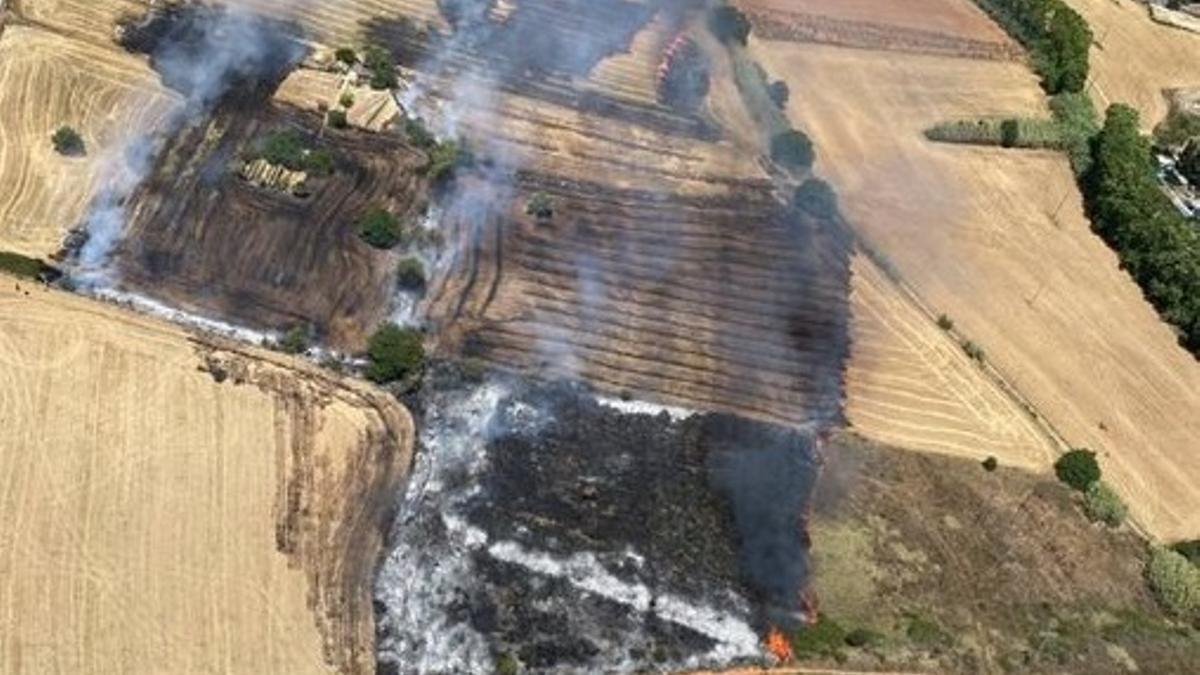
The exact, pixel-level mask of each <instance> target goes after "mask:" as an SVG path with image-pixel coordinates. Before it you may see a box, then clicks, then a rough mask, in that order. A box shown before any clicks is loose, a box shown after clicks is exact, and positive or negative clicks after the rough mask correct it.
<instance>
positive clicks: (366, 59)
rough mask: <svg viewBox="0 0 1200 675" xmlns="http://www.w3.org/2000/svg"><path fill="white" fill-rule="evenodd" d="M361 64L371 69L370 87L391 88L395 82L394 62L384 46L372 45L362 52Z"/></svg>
mask: <svg viewBox="0 0 1200 675" xmlns="http://www.w3.org/2000/svg"><path fill="white" fill-rule="evenodd" d="M363 65H364V66H366V68H367V70H369V71H371V80H370V85H371V88H372V89H393V88H395V86H396V84H397V79H396V62H395V61H394V60H393V59H392V53H391V52H390V51H388V50H387V49H386V48H384V47H379V46H376V45H372V46H370V47H367V48H366V50H365V51H364V53H363Z"/></svg>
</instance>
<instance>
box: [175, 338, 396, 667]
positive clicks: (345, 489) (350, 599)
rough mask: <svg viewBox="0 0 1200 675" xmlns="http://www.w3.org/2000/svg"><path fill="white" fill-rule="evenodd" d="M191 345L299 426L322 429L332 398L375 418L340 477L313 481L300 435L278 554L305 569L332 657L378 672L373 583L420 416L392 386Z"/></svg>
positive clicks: (281, 511)
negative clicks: (318, 418)
mask: <svg viewBox="0 0 1200 675" xmlns="http://www.w3.org/2000/svg"><path fill="white" fill-rule="evenodd" d="M189 341H190V342H192V344H193V347H194V349H195V353H196V356H197V359H198V361H199V363H198V365H197V369H198V370H201V371H203V372H206V373H208V374H209V375H210V376H212V377H213V379H214V380H215V381H217V382H218V383H220V384H221V385H222V386H242V385H249V386H254V387H257V388H259V389H260V390H262V391H263V392H265V393H267V394H269V395H270V396H272V397H274V398H275V399H276V400H277V401H278V402H279V405H281V406H282V410H284V411H286V413H287V415H288V416H289V417H291V418H292V420H293V422H297V424H296V426H297V427H298V428H300V429H304V428H305V427H306V425H307V427H308V429H309V430H311V431H312V432H314V433H315V432H318V431H319V428H318V427H315V426H313V424H315V420H314V419H313V417H314V413H315V412H317V411H318V410H319V409H320V408H323V407H324V406H326V405H328V404H329V403H330V402H331V401H332V400H333V399H338V400H341V401H343V402H345V403H347V404H349V405H353V406H355V407H358V408H360V409H362V410H364V411H370V414H371V415H372V416H373V417H374V421H373V423H372V426H371V428H369V429H367V430H365V431H364V432H363V433H362V434H360V437H359V439H358V442H357V444H356V446H355V448H354V449H353V450H351V452H353V457H352V460H351V461H349V462H348V463H347V465H346V467H345V469H344V471H343V474H342V476H341V481H340V482H338V483H337V484H325V485H320V484H317V483H315V482H314V480H313V479H314V477H313V475H312V468H313V460H314V459H316V458H317V457H316V455H315V448H314V447H312V445H311V443H305V442H304V441H305V440H310V439H302V438H299V437H297V438H296V439H294V440H293V443H292V445H291V446H290V448H287V449H285V450H284V451H285V452H290V453H292V456H291V457H290V458H287V459H286V461H285V464H284V465H283V466H286V467H288V468H287V470H286V471H284V472H282V473H281V474H280V476H279V480H280V481H281V482H280V484H278V485H277V486H275V488H276V513H275V518H276V538H277V541H276V546H277V550H278V552H279V553H280V554H282V555H284V556H286V557H287V559H288V564H289V566H290V567H293V568H299V569H301V570H303V571H304V574H305V578H306V581H307V583H308V605H309V609H310V610H311V611H312V613H313V620H314V623H315V625H316V627H317V630H318V633H319V634H320V635H321V638H322V651H323V658H324V659H325V661H326V662H327V663H329V664H330V665H333V666H336V667H338V668H339V669H340V670H342V671H344V672H349V673H364V674H365V673H370V672H373V671H374V668H375V641H374V636H375V614H374V605H373V597H372V587H373V584H372V582H373V579H374V575H375V572H376V570H377V569H378V567H379V566H380V565H381V564H382V562H383V560H384V558H385V557H386V555H387V552H388V548H387V545H386V542H387V537H388V530H389V528H390V527H391V524H392V521H393V519H394V516H395V508H396V500H395V495H396V492H397V491H398V490H399V489H400V488H401V486H402V485H403V483H404V480H405V478H406V476H407V474H408V471H409V469H410V466H411V462H412V458H413V451H414V442H415V425H414V422H413V417H412V414H411V413H410V412H409V410H408V409H407V407H405V406H404V405H403V404H402V403H401V402H399V401H397V400H396V399H395V398H394V397H392V396H390V395H389V394H387V393H386V392H383V391H381V390H377V389H375V388H374V387H372V386H371V385H369V384H367V383H365V382H361V381H359V380H356V379H353V378H349V377H347V376H343V375H338V374H335V373H331V372H329V371H327V370H324V369H321V368H319V367H316V366H313V365H311V364H308V363H305V362H302V361H297V360H295V359H291V358H288V357H286V356H283V355H279V354H276V353H273V352H266V351H261V350H255V349H253V348H248V347H246V346H244V345H242V344H240V343H236V342H233V341H231V340H227V339H223V338H219V337H215V336H211V335H206V334H199V333H194V334H193V335H192V336H191V337H190V338H189ZM281 468H282V467H281ZM329 516H332V518H331V519H329V518H327V517H329Z"/></svg>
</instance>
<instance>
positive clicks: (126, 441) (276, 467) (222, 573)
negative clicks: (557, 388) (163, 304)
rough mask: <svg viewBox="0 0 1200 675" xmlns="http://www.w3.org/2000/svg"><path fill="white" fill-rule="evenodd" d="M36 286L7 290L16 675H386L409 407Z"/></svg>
mask: <svg viewBox="0 0 1200 675" xmlns="http://www.w3.org/2000/svg"><path fill="white" fill-rule="evenodd" d="M21 286H22V291H16V290H15V284H14V282H13V280H12V279H11V278H8V277H4V278H3V280H2V283H0V429H2V430H3V433H2V434H0V512H2V513H4V514H5V517H4V518H3V519H0V542H2V545H0V672H5V673H31V674H32V673H49V672H87V673H152V672H161V673H167V672H171V673H200V672H223V673H233V672H239V673H321V672H335V671H342V672H360V673H368V672H372V671H373V668H374V666H373V664H374V655H373V621H372V610H371V603H370V587H371V583H370V580H371V578H372V575H373V566H374V563H375V557H376V555H377V554H378V552H379V550H380V546H381V539H382V528H381V519H382V516H383V515H384V514H385V513H386V511H387V506H388V503H389V502H390V499H391V498H392V495H394V489H395V486H396V484H397V482H398V480H399V478H400V476H401V474H402V473H403V471H405V470H406V468H407V465H408V457H409V453H410V451H411V440H412V438H411V434H412V426H411V425H412V422H411V419H410V418H409V416H408V414H407V412H406V411H405V410H403V408H401V407H400V406H399V405H398V404H396V403H395V402H394V401H392V400H391V399H390V398H388V397H385V395H383V394H382V393H377V392H376V391H375V390H373V389H371V388H369V387H367V386H365V385H362V384H358V383H354V382H351V381H345V380H340V379H335V378H332V377H331V376H328V375H325V374H322V373H320V372H319V371H317V370H316V369H314V368H311V367H309V366H307V365H303V364H297V363H293V362H290V361H285V360H283V359H282V358H281V357H277V356H274V355H264V354H258V353H251V352H243V351H241V350H240V349H239V348H236V347H232V346H220V345H215V344H208V343H205V342H203V341H200V340H197V339H194V338H192V337H190V336H189V335H187V334H186V333H183V332H182V331H180V330H178V329H175V328H173V327H170V326H167V325H165V324H162V323H160V322H158V321H156V320H152V319H148V318H143V317H139V316H137V315H134V314H131V313H128V312H126V311H124V310H121V309H118V308H113V307H109V306H104V305H99V304H97V303H94V302H91V301H88V300H84V299H81V298H77V297H74V296H69V295H65V294H62V293H59V292H56V291H47V290H45V289H44V288H41V287H35V288H32V289H29V288H28V286H27V284H25V283H22V284H21ZM26 291H28V295H26ZM218 380H221V381H218Z"/></svg>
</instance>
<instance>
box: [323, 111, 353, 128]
mask: <svg viewBox="0 0 1200 675" xmlns="http://www.w3.org/2000/svg"><path fill="white" fill-rule="evenodd" d="M325 122H326V123H327V124H329V126H331V127H333V128H334V129H345V128H346V126H347V125H348V122H347V121H346V111H344V110H330V111H329V112H327V113H325Z"/></svg>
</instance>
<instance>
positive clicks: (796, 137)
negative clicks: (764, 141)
mask: <svg viewBox="0 0 1200 675" xmlns="http://www.w3.org/2000/svg"><path fill="white" fill-rule="evenodd" d="M771 159H772V160H773V161H775V162H776V163H777V164H779V165H781V166H784V167H787V168H789V169H796V170H805V169H808V168H809V167H811V166H812V163H813V159H814V152H813V144H812V141H811V140H809V138H808V136H806V135H805V134H804V132H802V131H797V130H795V129H789V130H787V131H782V132H780V133H778V134H775V136H774V137H773V138H772V139H771Z"/></svg>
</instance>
